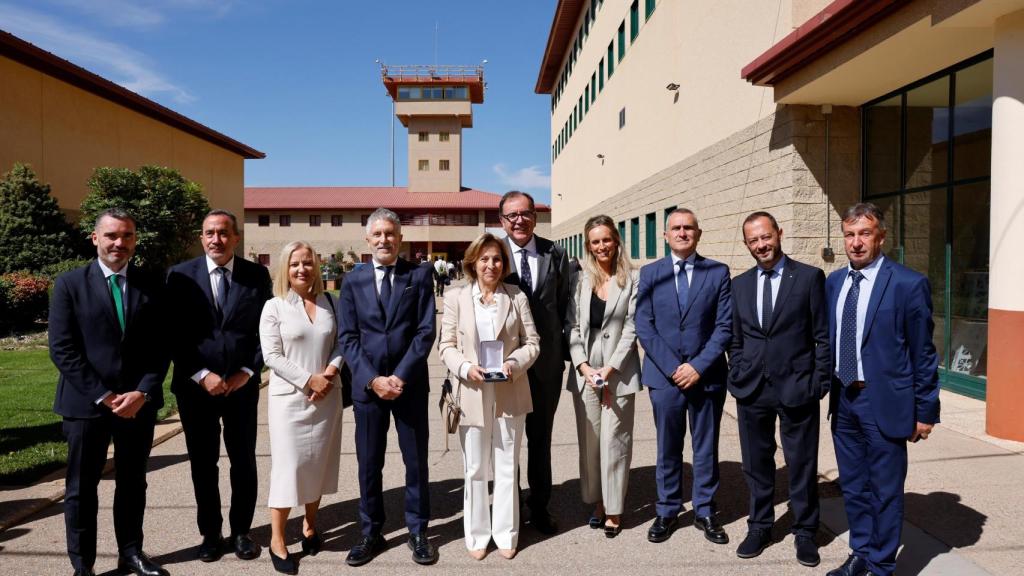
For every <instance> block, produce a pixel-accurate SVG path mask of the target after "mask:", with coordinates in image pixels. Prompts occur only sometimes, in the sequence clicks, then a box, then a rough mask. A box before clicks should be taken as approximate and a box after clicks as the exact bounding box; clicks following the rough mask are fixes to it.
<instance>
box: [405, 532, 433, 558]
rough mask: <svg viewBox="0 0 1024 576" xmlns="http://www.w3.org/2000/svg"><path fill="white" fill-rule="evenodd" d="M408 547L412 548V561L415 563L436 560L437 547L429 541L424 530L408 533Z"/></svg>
mask: <svg viewBox="0 0 1024 576" xmlns="http://www.w3.org/2000/svg"><path fill="white" fill-rule="evenodd" d="M409 549H410V550H412V561H413V562H415V563H417V564H423V565H428V564H433V563H434V562H437V548H435V547H434V545H433V544H431V543H430V540H428V539H427V535H426V533H424V532H420V533H419V534H409Z"/></svg>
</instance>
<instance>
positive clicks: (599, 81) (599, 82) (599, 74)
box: [597, 58, 604, 92]
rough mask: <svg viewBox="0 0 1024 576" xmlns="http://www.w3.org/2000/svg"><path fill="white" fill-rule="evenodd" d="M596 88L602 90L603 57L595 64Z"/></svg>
mask: <svg viewBox="0 0 1024 576" xmlns="http://www.w3.org/2000/svg"><path fill="white" fill-rule="evenodd" d="M597 90H598V91H599V92H604V58H601V63H600V64H598V65H597Z"/></svg>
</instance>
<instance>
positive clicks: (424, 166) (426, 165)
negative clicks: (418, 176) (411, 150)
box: [419, 160, 430, 172]
mask: <svg viewBox="0 0 1024 576" xmlns="http://www.w3.org/2000/svg"><path fill="white" fill-rule="evenodd" d="M419 170H420V172H426V171H428V170H430V160H420V161H419Z"/></svg>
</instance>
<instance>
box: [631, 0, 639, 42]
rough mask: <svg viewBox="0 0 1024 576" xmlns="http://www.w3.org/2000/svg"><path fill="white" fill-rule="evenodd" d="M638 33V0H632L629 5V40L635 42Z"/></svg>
mask: <svg viewBox="0 0 1024 576" xmlns="http://www.w3.org/2000/svg"><path fill="white" fill-rule="evenodd" d="M639 35H640V0H633V4H632V5H630V7H629V41H630V42H631V43H632V42H636V37H637V36H639Z"/></svg>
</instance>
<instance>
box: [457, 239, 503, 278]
mask: <svg viewBox="0 0 1024 576" xmlns="http://www.w3.org/2000/svg"><path fill="white" fill-rule="evenodd" d="M491 245H494V246H497V247H498V252H500V253H501V277H502V279H504V278H505V276H508V275H509V273H510V272H512V269H511V266H512V257H511V256H509V253H508V246H505V242H503V241H502V240H501V239H500V238H498V237H497V236H495V235H494V234H491V233H490V232H484V233H483V234H481V235H480V236H478V237H477V239H476V240H473V242H472V243H471V244H470V245H469V248H466V256H465V257H464V258H463V259H462V270H463V271H464V272H465V273H466V276H469V279H470V280H472V281H473V282H476V280H477V278H476V262H477V260H479V259H480V255H481V254H483V251H484V248H486V247H488V246H491Z"/></svg>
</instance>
